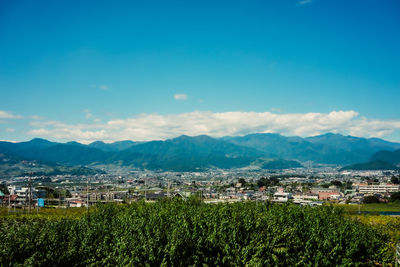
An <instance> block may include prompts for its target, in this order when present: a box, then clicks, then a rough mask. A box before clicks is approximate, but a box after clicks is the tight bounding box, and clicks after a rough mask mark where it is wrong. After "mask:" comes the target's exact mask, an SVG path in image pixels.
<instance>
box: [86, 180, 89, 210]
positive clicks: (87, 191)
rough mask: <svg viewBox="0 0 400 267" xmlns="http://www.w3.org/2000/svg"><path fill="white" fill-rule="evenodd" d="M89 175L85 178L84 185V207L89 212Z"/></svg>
mask: <svg viewBox="0 0 400 267" xmlns="http://www.w3.org/2000/svg"><path fill="white" fill-rule="evenodd" d="M89 179H90V178H89V177H88V180H87V186H86V204H87V205H86V209H87V212H88V213H89Z"/></svg>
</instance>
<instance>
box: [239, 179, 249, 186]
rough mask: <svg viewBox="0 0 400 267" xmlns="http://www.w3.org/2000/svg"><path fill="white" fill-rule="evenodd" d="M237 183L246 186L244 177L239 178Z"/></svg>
mask: <svg viewBox="0 0 400 267" xmlns="http://www.w3.org/2000/svg"><path fill="white" fill-rule="evenodd" d="M238 183H240V184H241V185H242V186H246V184H247V181H246V180H245V179H244V178H239V180H238Z"/></svg>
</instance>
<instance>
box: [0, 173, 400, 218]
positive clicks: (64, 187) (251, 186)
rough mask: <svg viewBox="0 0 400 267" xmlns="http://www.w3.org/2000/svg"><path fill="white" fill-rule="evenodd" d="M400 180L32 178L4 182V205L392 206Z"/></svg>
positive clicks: (12, 208)
mask: <svg viewBox="0 0 400 267" xmlns="http://www.w3.org/2000/svg"><path fill="white" fill-rule="evenodd" d="M399 180H400V176H399V173H398V172H396V171H343V170H340V169H339V168H338V167H331V166H324V167H316V168H298V169H286V170H273V171H272V170H269V171H267V170H249V169H237V170H209V171H207V172H153V171H126V172H125V173H120V174H116V175H113V174H96V175H93V176H71V175H56V176H52V177H43V176H35V174H34V173H32V174H31V175H29V176H24V177H11V178H9V179H7V180H6V179H3V180H0V205H2V206H3V207H8V209H9V212H18V211H21V210H23V211H26V210H31V209H35V208H36V209H39V208H42V207H56V208H74V207H89V206H92V205H96V204H97V203H107V202H116V203H131V202H133V201H139V200H144V201H149V202H151V201H156V200H159V199H164V198H175V197H178V198H183V199H186V198H188V197H191V196H193V197H198V198H199V199H200V200H202V201H204V202H205V203H219V202H237V201H270V202H280V203H282V202H293V203H295V204H299V205H311V206H314V205H322V203H324V202H330V203H340V204H361V203H371V202H387V201H388V200H390V197H391V195H392V194H393V193H396V192H399V191H400V185H399Z"/></svg>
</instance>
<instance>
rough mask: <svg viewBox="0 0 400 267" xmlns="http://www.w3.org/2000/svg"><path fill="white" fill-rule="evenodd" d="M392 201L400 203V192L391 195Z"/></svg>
mask: <svg viewBox="0 0 400 267" xmlns="http://www.w3.org/2000/svg"><path fill="white" fill-rule="evenodd" d="M390 201H392V202H394V201H400V192H395V193H392V194H391V195H390Z"/></svg>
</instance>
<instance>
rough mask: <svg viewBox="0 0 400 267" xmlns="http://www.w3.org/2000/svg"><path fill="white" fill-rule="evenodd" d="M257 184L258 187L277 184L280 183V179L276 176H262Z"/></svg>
mask: <svg viewBox="0 0 400 267" xmlns="http://www.w3.org/2000/svg"><path fill="white" fill-rule="evenodd" d="M257 185H258V187H262V186H266V187H268V186H276V185H279V180H278V178H276V177H270V178H266V177H261V178H260V180H258V181H257Z"/></svg>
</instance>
